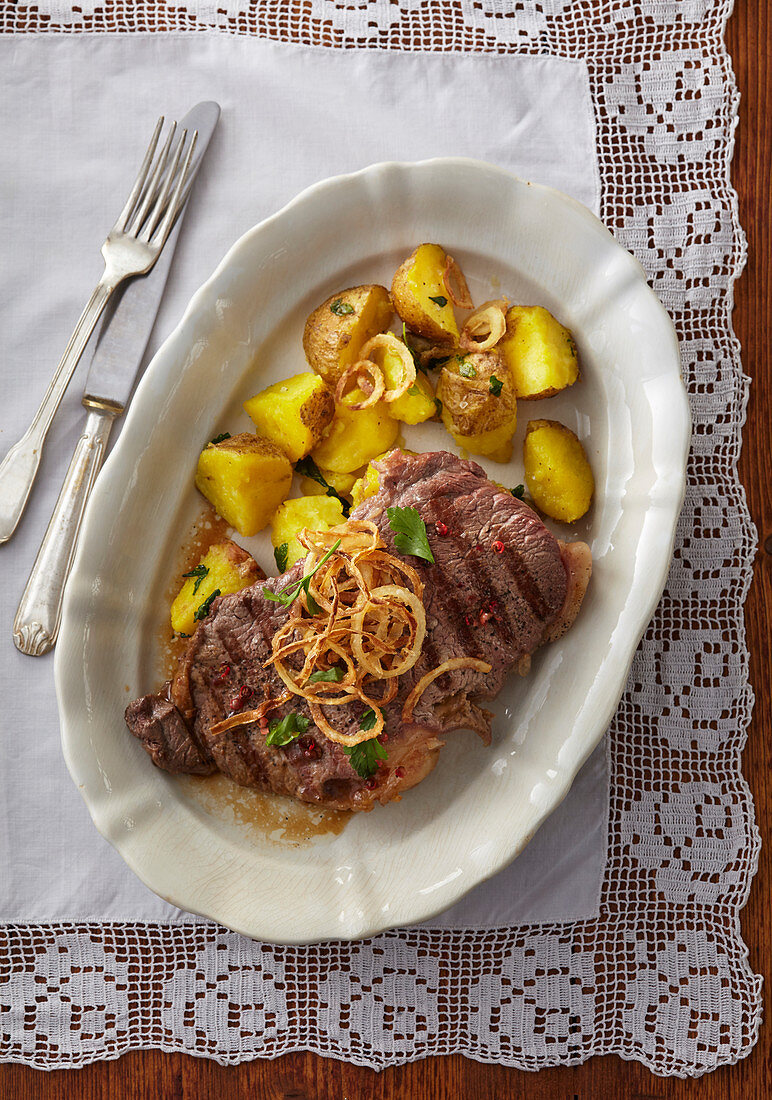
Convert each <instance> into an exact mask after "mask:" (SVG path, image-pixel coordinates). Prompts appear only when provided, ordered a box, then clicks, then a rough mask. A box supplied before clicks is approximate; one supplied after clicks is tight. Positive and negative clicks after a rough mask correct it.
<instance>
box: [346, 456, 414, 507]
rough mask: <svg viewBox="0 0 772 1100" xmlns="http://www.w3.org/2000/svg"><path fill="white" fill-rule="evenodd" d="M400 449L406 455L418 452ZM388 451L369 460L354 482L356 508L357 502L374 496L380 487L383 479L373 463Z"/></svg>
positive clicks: (352, 501) (353, 493)
mask: <svg viewBox="0 0 772 1100" xmlns="http://www.w3.org/2000/svg"><path fill="white" fill-rule="evenodd" d="M400 450H401V451H402V454H404V455H417V454H418V451H409V450H408V449H407V447H400ZM388 453H389V452H388V451H384V452H383V454H382V455H376V456H375V458H373V459H371V460H370V462H368V464H367V466H366V467H365V468H364V470H362V471H361V472H360V476H359V477H358V478H357V480H356V481H355V482H354V486H353V488H352V490H351V503H352V504H353V506H354V507H355V508H356V506H357V504H361V503H362V501H363V500H367V498H368V497H374V496H375V494H376V493H377V492H378V490H379V489H380V487H381V479H380V477H379V476H378V471H377V470H376V468H375V466H374V465H373V463H374V462H379V461H380V460H381V459H382V458H385V457H386V455H387V454H388Z"/></svg>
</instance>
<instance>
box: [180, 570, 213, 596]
mask: <svg viewBox="0 0 772 1100" xmlns="http://www.w3.org/2000/svg"><path fill="white" fill-rule="evenodd" d="M208 572H209V567H208V566H207V565H204V564H203V563H202V564H201V565H197V566H196V568H195V569H191V570H190V572H189V573H183V574H182V575H183V577H195V578H196V583H195V584H194V585H193V595H194V596H195V594H196V592H198V590H199V588H200V587H201V582H202V580H203V579H204V577H205V576H206V575H207V573H208Z"/></svg>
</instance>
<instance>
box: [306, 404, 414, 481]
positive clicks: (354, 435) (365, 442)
mask: <svg viewBox="0 0 772 1100" xmlns="http://www.w3.org/2000/svg"><path fill="white" fill-rule="evenodd" d="M363 398H364V394H363V393H362V392H361V390H352V391H351V393H350V394H348V395H347V398H346V400H347V401H349V400H350V401H352V402H354V403H356V402H357V401H359V400H362V399H363ZM387 409H388V405H383V404H381V403H380V402H379V403H378V404H377V405H372V406H370V408H367V409H351V408H349V406H348V405H347V404H346V402H345V401H344V402H343V403H341V404H340V405H338V406H337V407H336V409H335V418H334V420H333V422H332V425H331V426H330V430H329V434H328V435H327V437H326V439H324V440H322V442H321V443H320V444H319V446H318V447H316V448H315V449H314V450H313V451H312V453H311V457H312V458H313V460H314V462H315V463H316V465H317V466H318V467H319V469H320V470H321V469H324V470H332V472H333V473H336V474H347V473H351V471H352V470H358V469H359V467H360V466H364V465H365V463H366V462H369V461H370V459H371V458H375V456H376V455H379V454H381V452H382V451H388V450H389V449H390V448H391V446H392V444H393V443H394V440H395V439H396V438H397V434H398V432H399V425H398V423H397V421H396V420H395V419H394V418H393V417H392V416H390V415H389V413H388V412H387V411H386V410H387Z"/></svg>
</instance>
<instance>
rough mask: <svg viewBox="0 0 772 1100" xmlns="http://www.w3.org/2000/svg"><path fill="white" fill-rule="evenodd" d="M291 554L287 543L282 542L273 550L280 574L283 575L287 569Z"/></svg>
mask: <svg viewBox="0 0 772 1100" xmlns="http://www.w3.org/2000/svg"><path fill="white" fill-rule="evenodd" d="M288 552H289V544H288V543H286V542H280V543H279V545H278V546H274V548H273V560H274V561H275V562H276V568H277V569H278V570H279V572H280V573H283V572H284V571H285V569H286V568H287V554H288Z"/></svg>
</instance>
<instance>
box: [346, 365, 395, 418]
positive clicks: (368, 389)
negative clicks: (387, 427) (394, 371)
mask: <svg viewBox="0 0 772 1100" xmlns="http://www.w3.org/2000/svg"><path fill="white" fill-rule="evenodd" d="M352 384H353V385H354V386H358V387H359V389H360V390H361V391H362V393H363V394H364V395H365V397H364V400H362V401H356V402H353V401H346V402H345V403H346V405H347V406H348V407H349V408H350V409H369V408H370V406H371V405H375V404H376V403H377V402H378V401H380V400H381V398H382V397H383V395H384V391H385V389H386V382H385V380H384V377H383V371H382V370H381V368H380V367H379V366H376V364H375V363H372V362H371V361H370V360H369V359H359V360H358V361H357V362H356V363H354V365H353V367H349V368H348V370H347V371H344V373H343V374H342V375H341V376H340V378H339V379H338V384H337V386H336V387H335V400H336V402H337V403H338V404H339V405H341V404H343V402H344V398H346V397H347V396H348V394H347V392H346V391H347V390H348V387H349V386H350V385H352Z"/></svg>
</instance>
